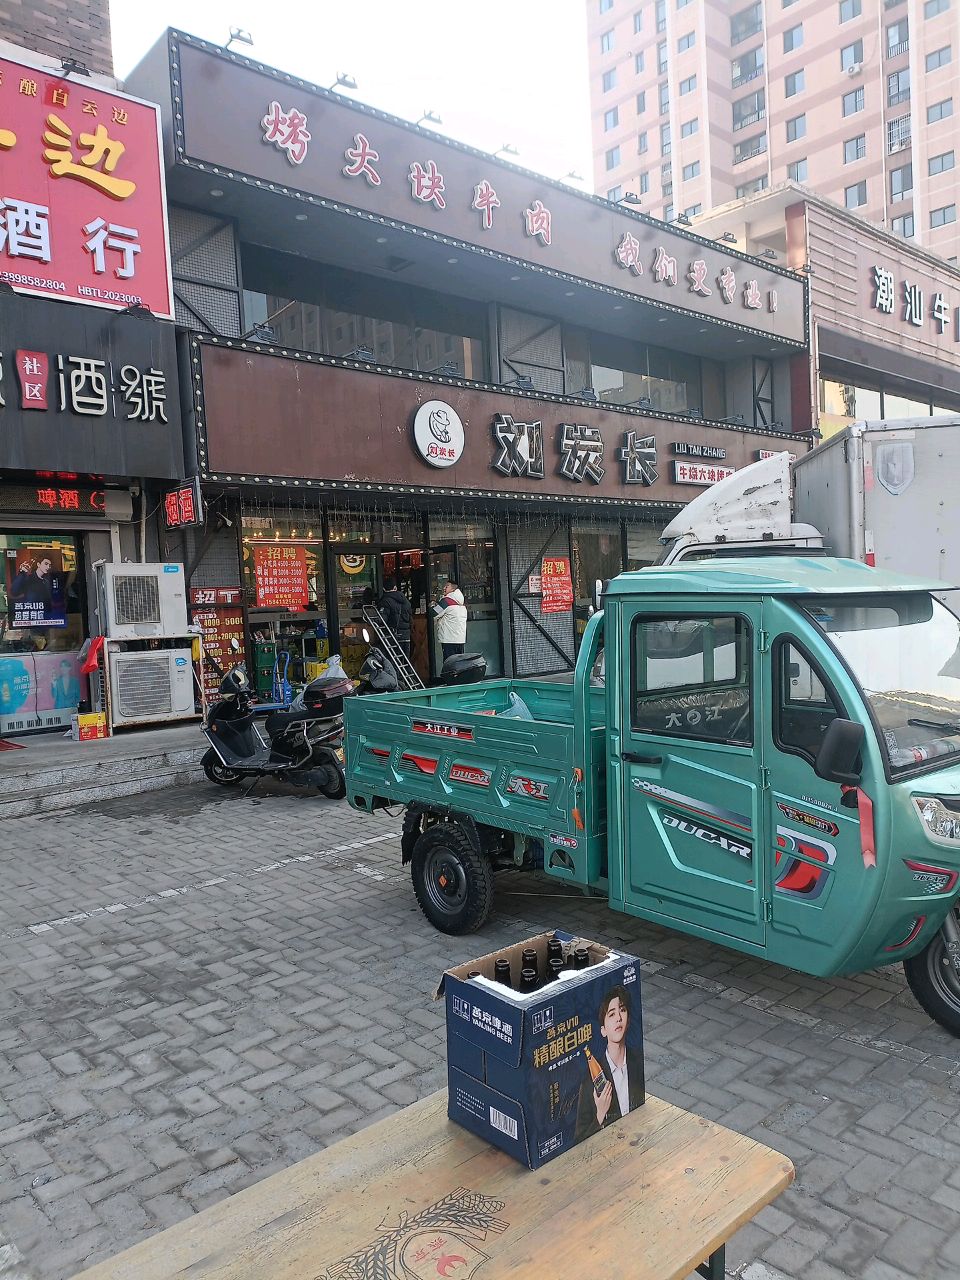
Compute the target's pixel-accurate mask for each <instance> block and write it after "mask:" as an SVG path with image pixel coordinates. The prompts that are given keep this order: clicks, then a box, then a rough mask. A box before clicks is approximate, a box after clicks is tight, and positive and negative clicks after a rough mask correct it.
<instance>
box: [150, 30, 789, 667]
mask: <svg viewBox="0 0 960 1280" xmlns="http://www.w3.org/2000/svg"><path fill="white" fill-rule="evenodd" d="M128 87H130V88H131V89H132V91H133V92H135V93H137V94H139V95H141V96H143V97H147V98H150V99H151V100H154V101H157V102H159V103H160V104H161V114H162V118H163V125H164V142H165V147H166V162H167V183H168V192H169V201H170V207H169V217H170V234H171V246H172V256H173V266H172V271H173V286H174V298H175V308H176V319H177V322H178V325H179V326H180V328H181V330H182V333H181V339H180V341H181V349H180V357H181V369H182V370H183V382H184V409H185V413H186V415H187V419H188V425H189V427H190V433H189V435H190V438H192V439H193V440H194V441H195V447H196V458H195V462H196V467H197V471H198V474H199V477H200V480H201V484H202V487H203V492H204V498H205V504H206V522H205V524H204V526H203V527H201V528H196V529H185V530H183V531H182V533H174V534H172V535H171V536H172V537H173V538H179V539H180V543H179V545H180V547H181V557H180V558H182V559H183V560H184V562H185V563H186V564H187V566H188V578H189V583H190V586H191V590H192V596H193V599H194V602H195V604H196V605H197V607H198V608H201V607H202V608H203V609H205V610H208V611H215V610H217V609H220V610H222V612H223V618H222V622H223V626H225V627H226V626H237V625H239V624H241V623H242V628H243V630H244V632H245V634H246V637H247V639H248V641H250V642H251V644H252V650H251V652H250V654H249V656H250V658H251V660H252V662H253V663H254V667H255V669H256V671H257V679H258V681H263V682H264V683H263V684H262V687H264V688H265V687H266V680H267V672H268V667H272V666H273V664H274V662H275V660H276V654H277V652H278V651H280V652H286V653H290V655H291V658H292V661H293V668H292V674H293V675H294V677H296V676H297V675H298V674H301V671H302V673H303V674H305V675H306V674H309V663H310V662H311V661H315V660H320V659H322V657H324V656H325V655H326V654H328V653H331V652H340V653H341V654H342V655H343V658H344V665H345V666H346V667H347V669H348V671H355V670H356V667H357V666H358V664H359V661H360V660H361V658H362V654H363V652H364V646H363V642H362V638H361V635H360V622H361V614H360V610H361V608H362V605H363V602H364V600H365V599H366V600H369V598H370V596H371V595H373V596H374V597H376V596H377V595H378V594H379V592H380V590H381V589H382V587H383V585H384V583H385V581H387V580H389V579H391V578H397V579H399V582H400V586H401V589H402V590H403V591H404V592H405V593H406V594H407V595H408V597H409V598H410V602H411V606H412V609H413V661H414V665H415V666H416V667H417V668H418V670H419V671H420V673H421V675H422V676H423V677H424V679H429V678H431V677H432V676H435V675H436V672H437V669H438V658H439V654H438V645H437V644H436V641H435V637H434V636H433V634H432V625H431V613H430V602H431V600H433V599H435V598H437V596H438V594H439V593H440V589H441V588H442V586H443V583H444V581H445V580H446V579H447V578H448V577H449V578H452V579H453V580H454V581H456V582H457V583H458V584H459V585H460V587H461V589H462V590H463V592H464V595H465V597H466V603H467V607H468V614H469V622H468V638H467V647H468V649H471V650H481V651H482V652H484V653H485V655H486V657H487V660H488V669H489V670H490V671H491V673H498V672H501V671H503V672H512V673H516V674H521V675H523V674H531V673H535V672H549V671H562V670H566V669H568V668H569V667H570V666H571V665H572V663H573V662H574V661H575V658H576V651H577V644H578V639H579V634H580V632H581V631H582V627H583V624H584V622H585V620H586V617H587V614H588V610H589V608H590V601H591V599H592V596H593V589H594V584H595V582H596V581H597V580H598V579H599V580H602V579H605V578H609V577H611V576H612V575H613V574H615V573H617V572H619V571H620V570H621V569H623V568H628V567H637V566H640V565H644V564H649V563H651V562H652V561H653V560H654V559H655V558H656V556H657V554H658V552H659V544H658V537H659V533H660V531H661V529H662V528H663V526H664V524H665V523H666V522H667V521H668V520H669V519H670V518H671V517H672V515H673V514H674V513H675V512H676V511H677V510H678V509H679V508H680V507H681V506H682V505H683V504H684V503H685V502H687V501H689V499H690V498H691V497H693V496H694V495H695V494H696V493H698V492H701V491H702V489H703V488H704V487H706V486H707V485H709V484H711V483H714V482H715V481H716V480H718V479H720V478H722V477H723V475H725V474H727V473H728V472H729V470H730V469H732V468H736V467H741V466H743V465H745V464H746V463H748V462H750V461H753V460H754V459H755V458H757V457H758V456H760V455H761V454H763V453H765V452H770V451H773V450H776V449H781V448H789V449H791V450H794V451H795V450H797V449H802V448H806V447H809V444H810V436H809V435H806V434H803V433H802V431H801V433H799V434H798V433H797V431H796V428H797V427H800V428H809V425H810V415H809V407H808V404H807V401H808V368H809V348H808V337H807V332H808V325H807V282H806V280H805V278H804V276H803V275H802V274H799V273H796V272H792V271H788V270H786V269H785V268H783V267H782V266H779V265H777V264H774V263H771V262H768V261H765V260H763V259H758V258H751V257H749V256H747V255H745V254H742V253H739V252H737V251H736V250H735V249H731V248H730V247H729V246H728V245H726V244H721V243H714V242H711V241H709V240H705V239H703V238H699V237H697V236H695V235H693V234H692V233H691V232H690V231H688V230H687V229H686V228H683V227H679V226H676V225H670V226H668V225H666V224H664V223H662V222H660V221H658V220H657V219H654V218H650V217H647V216H645V215H643V214H640V213H638V212H636V211H634V210H632V209H630V208H628V207H624V206H618V205H613V204H610V203H609V202H608V201H605V200H602V199H599V198H596V197H592V196H585V195H582V194H580V193H577V192H574V191H571V190H570V189H569V188H567V187H565V186H563V185H562V184H560V183H556V182H552V181H550V180H548V179H545V178H543V177H541V176H540V175H537V174H533V173H529V172H527V171H525V170H523V169H521V168H519V167H517V166H513V165H508V164H505V163H503V162H501V161H498V160H495V159H494V158H492V157H491V156H489V155H487V154H485V153H482V152H479V151H476V150H474V149H472V148H469V147H466V146H463V145H460V144H458V143H455V142H452V141H450V140H449V139H446V138H443V137H441V136H439V135H437V134H435V133H432V132H430V131H427V130H424V129H422V128H420V127H418V126H416V125H413V124H409V123H407V122H405V121H402V120H399V119H396V118H395V117H392V116H388V115H386V114H384V113H383V112H380V111H376V110H374V109H372V108H369V107H365V106H363V105H360V104H356V103H353V102H351V101H348V100H346V99H345V98H343V97H342V96H340V95H338V94H336V93H332V92H330V91H328V90H325V89H322V88H318V87H317V86H313V85H309V84H307V83H305V82H303V81H301V80H298V79H296V78H294V77H291V76H287V75H284V74H282V73H281V72H278V71H276V70H274V69H272V68H269V67H266V66H263V65H261V64H259V63H256V62H254V61H251V60H249V59H246V58H243V57H241V56H239V55H235V54H233V53H232V52H225V51H223V50H221V49H219V48H216V47H214V46H211V45H208V44H206V43H204V42H202V41H200V40H197V39H195V38H193V37H189V36H186V35H183V34H181V33H178V32H172V31H171V32H168V33H167V34H166V36H165V37H164V38H163V39H162V40H161V41H160V43H159V44H158V45H157V46H155V48H154V49H153V51H152V52H151V53H150V54H149V55H148V56H147V58H146V59H145V60H144V62H143V63H142V64H141V66H140V67H139V68H138V69H137V70H136V71H135V72H134V73H133V75H132V76H131V78H130V81H129V82H128ZM191 461H194V460H193V459H190V460H188V471H189V469H190V466H189V464H190V462H191Z"/></svg>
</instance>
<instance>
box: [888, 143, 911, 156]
mask: <svg viewBox="0 0 960 1280" xmlns="http://www.w3.org/2000/svg"><path fill="white" fill-rule="evenodd" d="M909 145H910V143H909V142H903V141H901V142H891V143H890V151H891V153H892V152H894V151H903V150H905V149H906V148H907V147H909Z"/></svg>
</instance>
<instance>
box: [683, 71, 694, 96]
mask: <svg viewBox="0 0 960 1280" xmlns="http://www.w3.org/2000/svg"><path fill="white" fill-rule="evenodd" d="M696 87H697V77H696V76H687V78H686V80H681V81H680V96H681V98H682V97H684V96H685V95H686V94H688V93H693V91H694V89H696Z"/></svg>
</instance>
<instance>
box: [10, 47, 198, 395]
mask: <svg viewBox="0 0 960 1280" xmlns="http://www.w3.org/2000/svg"><path fill="white" fill-rule="evenodd" d="M0 173H2V174H3V176H4V178H5V179H6V181H5V183H4V190H3V200H2V204H3V206H5V207H4V208H3V216H2V219H0V244H2V246H3V254H2V257H0V279H2V280H5V281H6V282H7V283H8V284H11V285H12V286H13V288H14V290H15V291H16V292H17V293H34V294H39V295H41V296H44V297H52V298H60V299H63V298H70V299H73V300H74V301H77V302H88V303H93V304H95V305H96V306H101V307H114V308H123V307H127V306H130V305H131V304H142V305H144V306H146V307H148V308H149V309H150V310H151V311H152V312H153V314H154V315H156V316H162V317H164V318H166V319H172V316H173V304H172V297H171V285H170V255H169V250H168V245H167V221H166V205H165V198H164V185H163V161H162V157H161V152H160V129H159V109H158V108H157V107H156V106H153V105H152V104H150V103H146V102H140V101H138V100H137V99H135V98H130V97H128V96H126V95H125V94H119V93H115V92H113V91H111V90H108V89H104V88H101V86H100V85H98V84H94V83H92V82H91V81H89V80H87V81H82V80H78V79H75V78H70V79H67V78H65V76H64V74H63V72H62V71H60V70H59V69H57V70H53V69H48V70H46V71H43V70H40V69H39V68H37V67H32V66H30V65H29V64H27V63H22V62H12V61H9V60H8V59H5V58H3V59H0ZM24 354H25V355H26V356H28V357H32V356H34V354H35V353H30V352H27V353H24ZM27 373H28V374H30V373H40V369H39V368H34V367H32V366H31V367H29V368H28V369H27Z"/></svg>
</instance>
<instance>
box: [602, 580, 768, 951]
mask: <svg viewBox="0 0 960 1280" xmlns="http://www.w3.org/2000/svg"><path fill="white" fill-rule="evenodd" d="M622 617H623V624H622V625H623V630H622V632H621V636H622V646H623V654H624V659H625V661H624V663H623V667H622V671H623V689H622V692H621V698H622V705H621V725H622V732H621V736H620V742H621V759H622V768H621V770H620V777H621V779H622V781H621V786H622V788H623V794H622V797H621V802H622V814H623V832H624V850H623V858H624V867H623V886H624V902H625V905H626V906H627V907H628V908H630V907H632V908H634V909H636V910H637V911H638V912H639V913H640V914H642V915H644V916H649V917H653V918H661V919H663V920H664V921H665V922H671V921H676V922H683V923H684V924H685V925H686V926H688V927H689V926H692V927H693V930H694V931H695V932H696V931H699V930H703V931H709V932H711V933H721V934H725V935H727V936H729V937H731V938H736V939H738V940H740V941H743V942H747V943H753V944H757V945H761V946H762V944H763V941H764V930H765V924H764V919H763V915H764V912H763V897H764V893H763V884H762V883H761V878H762V875H763V867H764V859H763V858H762V857H759V856H758V850H760V849H762V847H763V841H762V838H761V826H762V823H763V821H764V814H763V806H762V804H761V786H760V783H761V770H760V764H761V751H760V747H761V742H760V739H759V733H760V725H761V724H762V718H761V714H760V700H761V691H762V684H761V680H760V672H759V663H758V661H757V650H758V644H759V640H760V637H761V634H762V629H761V605H760V603H759V602H744V601H739V600H738V601H736V602H727V603H726V604H724V603H718V604H717V605H715V606H710V607H705V606H704V605H703V604H701V603H700V602H697V603H696V604H690V605H678V602H677V601H676V600H675V599H673V600H664V601H663V602H662V604H661V603H660V602H657V601H651V600H649V599H648V600H645V601H644V602H643V603H642V604H639V603H638V604H637V605H626V606H625V607H624V610H623V614H622Z"/></svg>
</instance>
